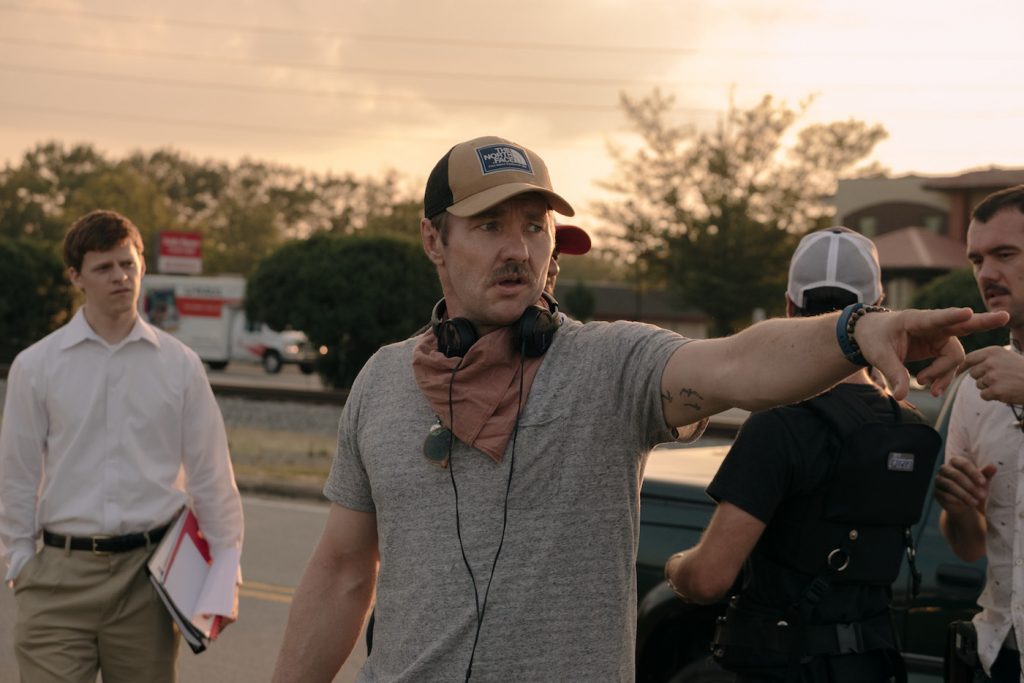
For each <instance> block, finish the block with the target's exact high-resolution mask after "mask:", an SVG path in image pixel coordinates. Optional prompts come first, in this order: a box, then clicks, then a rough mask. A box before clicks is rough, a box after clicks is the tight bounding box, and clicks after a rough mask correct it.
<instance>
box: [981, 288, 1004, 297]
mask: <svg viewBox="0 0 1024 683" xmlns="http://www.w3.org/2000/svg"><path fill="white" fill-rule="evenodd" d="M1009 293H1010V290H1008V289H1006V288H1005V287H1000V286H999V285H988V286H987V287H985V296H986V297H989V296H996V295H999V294H1009Z"/></svg>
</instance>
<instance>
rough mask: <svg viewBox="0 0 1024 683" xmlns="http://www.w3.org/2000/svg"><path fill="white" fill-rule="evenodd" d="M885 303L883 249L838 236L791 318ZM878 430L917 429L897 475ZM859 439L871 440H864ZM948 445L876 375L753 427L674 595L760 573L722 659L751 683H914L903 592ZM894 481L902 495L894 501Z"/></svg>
mask: <svg viewBox="0 0 1024 683" xmlns="http://www.w3.org/2000/svg"><path fill="white" fill-rule="evenodd" d="M881 301H882V281H881V271H880V267H879V264H878V253H877V251H876V249H875V245H874V244H873V243H872V242H871V240H869V239H868V238H866V237H864V236H863V235H861V234H859V233H856V232H853V231H852V230H848V229H846V228H838V227H837V228H829V229H827V230H821V231H818V232H813V233H810V234H808V235H807V236H805V237H804V238H803V239H802V240H801V242H800V245H799V246H798V248H797V250H796V252H795V253H794V255H793V258H792V260H791V262H790V266H789V285H788V287H787V289H786V313H787V315H788V316H789V317H807V316H819V315H823V314H827V313H831V312H833V311H840V310H843V309H844V308H845V307H847V306H849V305H850V304H858V303H859V304H862V305H870V306H877V305H879V304H880V303H881ZM878 422H880V423H882V424H883V425H891V424H896V423H899V424H903V425H907V424H910V425H912V426H911V427H909V432H908V431H906V430H904V429H903V428H900V431H899V432H898V435H899V437H898V438H899V439H900V447H899V449H892V450H898V451H899V454H900V455H901V456H904V457H903V459H902V460H899V461H898V462H897V463H895V464H894V463H893V462H889V461H886V458H887V456H890V455H891V451H890V449H885V452H881V453H880V452H879V450H878V448H877V444H876V441H875V438H876V437H877V436H878V435H879V434H890V433H896V432H889V431H883V430H885V429H887V427H879V426H877V425H872V424H870V423H878ZM870 430H876V431H872V432H871V436H867V434H868V432H869V431H870ZM856 433H860V434H865V436H864V437H863V438H862V439H861V440H860V441H858V440H856V438H855V437H854V434H856ZM882 443H887V442H885V441H882ZM940 444H941V439H940V438H939V436H938V434H937V433H936V432H935V430H934V429H932V428H931V427H929V426H927V425H925V424H924V418H923V417H922V416H921V414H920V413H919V412H918V411H917V409H916V408H914V407H913V406H911V405H910V404H909V403H906V402H897V401H896V400H895V399H894V398H892V396H891V395H890V394H889V393H888V392H887V391H885V389H883V388H882V387H880V386H878V385H877V384H875V383H874V382H873V381H872V379H871V377H870V376H869V375H868V372H867V368H861V369H860V370H858V371H856V372H854V373H853V374H852V375H850V376H849V377H847V378H846V379H844V380H843V381H842V382H841V383H839V384H838V385H836V386H835V387H833V388H832V389H831V390H829V391H827V392H825V393H823V394H821V395H820V396H817V397H815V398H812V399H810V400H808V401H804V402H803V403H799V404H795V405H789V406H785V407H781V408H774V409H772V410H767V411H763V412H757V413H754V414H752V415H751V416H750V418H749V419H748V420H747V421H746V422H745V423H744V425H743V427H742V428H741V429H740V432H739V435H738V436H737V437H736V440H735V442H734V443H733V445H732V448H731V449H730V450H729V453H728V455H727V456H726V458H725V460H724V461H723V462H722V465H721V467H720V468H719V470H718V473H717V474H716V475H715V478H714V479H713V480H712V482H711V484H710V485H709V486H708V495H710V496H711V497H712V498H714V499H715V500H716V501H717V502H718V508H717V509H716V511H715V514H714V516H713V518H712V520H711V522H710V524H709V525H708V528H707V531H706V532H705V533H704V536H703V537H702V538H701V541H700V543H699V544H698V545H697V546H696V547H694V548H693V549H691V550H688V551H684V552H681V553H677V554H676V555H673V556H672V557H671V558H670V559H669V561H668V563H667V564H666V577H667V579H668V581H669V585H670V586H672V587H673V588H674V589H676V590H677V592H679V593H680V594H681V595H682V596H684V598H686V599H690V600H692V601H694V602H701V603H707V602H715V601H717V600H719V599H721V598H722V597H724V596H725V594H726V593H727V591H729V589H730V588H732V587H733V585H734V583H735V582H736V578H737V576H738V575H739V572H740V569H741V568H743V566H744V565H746V567H747V570H746V572H745V574H744V578H743V585H742V588H741V589H740V591H739V594H738V595H737V596H735V597H733V599H732V601H731V603H730V607H729V609H728V611H727V612H726V616H725V621H724V623H723V624H721V625H720V626H719V629H718V633H717V634H716V636H715V644H714V652H715V658H716V659H717V660H718V661H719V663H720V664H722V665H723V666H724V667H726V668H728V669H731V670H733V671H735V672H736V673H737V675H738V678H737V680H738V681H755V680H756V681H775V680H778V681H783V680H791V681H804V682H811V681H821V682H822V683H829V682H831V683H841V682H843V681H849V682H851V683H854V682H856V683H872V682H875V681H877V682H879V683H881V682H883V681H889V680H891V677H892V676H894V675H897V680H906V674H905V671H903V668H902V666H901V664H902V660H901V659H900V654H899V644H898V641H897V637H896V633H895V632H894V630H893V626H892V620H891V618H890V615H889V602H890V600H891V598H892V590H891V584H892V581H893V580H894V579H895V578H896V572H898V570H899V566H900V560H901V558H902V556H903V554H904V552H905V551H906V545H905V539H904V534H903V531H904V527H909V525H910V524H911V523H913V522H915V521H916V519H917V518H918V517H920V512H921V506H922V504H923V502H924V498H925V495H926V492H927V488H928V482H929V480H930V478H931V472H932V470H933V467H934V463H935V459H936V456H937V454H938V449H939V446H940ZM915 457H916V459H917V461H916V462H915ZM906 463H909V466H910V468H911V469H912V470H913V469H914V468H915V467H916V471H917V472H918V475H917V476H916V477H915V475H914V473H913V471H911V472H908V471H906V470H907V467H902V465H904V464H906ZM887 482H888V483H890V484H891V485H892V486H893V487H894V488H895V489H897V490H898V492H899V495H895V496H886V495H884V493H883V492H884V490H885V487H886V484H887ZM837 491H839V492H837ZM911 520H912V521H911ZM901 522H902V524H901ZM850 530H856V532H855V533H854V534H853V537H854V538H855V539H856V541H852V540H850V536H851V531H850ZM869 530H870V532H869ZM837 537H838V539H837ZM844 564H845V565H848V566H844ZM847 636H848V637H847Z"/></svg>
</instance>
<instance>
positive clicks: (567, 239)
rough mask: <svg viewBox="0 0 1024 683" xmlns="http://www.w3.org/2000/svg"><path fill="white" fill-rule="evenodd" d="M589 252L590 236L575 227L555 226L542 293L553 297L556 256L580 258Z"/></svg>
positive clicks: (556, 278)
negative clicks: (552, 246)
mask: <svg viewBox="0 0 1024 683" xmlns="http://www.w3.org/2000/svg"><path fill="white" fill-rule="evenodd" d="M588 251H590V235H588V234H587V231H586V230H584V229H583V228H580V227H578V226H575V225H556V226H555V248H554V251H552V252H551V262H550V263H548V277H547V280H545V281H544V291H545V292H547V293H548V294H550V295H551V296H554V295H555V281H556V280H558V271H559V270H561V268H559V267H558V255H559V254H562V253H566V254H573V255H575V256H582V255H583V254H586V253H587V252H588Z"/></svg>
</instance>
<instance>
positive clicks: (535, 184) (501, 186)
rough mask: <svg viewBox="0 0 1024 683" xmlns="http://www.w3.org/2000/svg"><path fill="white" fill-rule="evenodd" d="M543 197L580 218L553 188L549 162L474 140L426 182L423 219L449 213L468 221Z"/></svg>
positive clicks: (496, 142) (495, 141) (499, 142)
mask: <svg viewBox="0 0 1024 683" xmlns="http://www.w3.org/2000/svg"><path fill="white" fill-rule="evenodd" d="M524 192H539V193H541V194H542V195H544V196H545V197H547V200H548V205H549V206H550V207H551V208H552V209H554V210H555V211H557V212H558V213H560V214H562V215H563V216H572V215H574V214H575V211H573V208H572V206H570V205H569V202H567V201H565V200H564V199H562V197H560V196H559V195H558V194H556V193H555V191H554V190H553V189H552V187H551V177H550V176H549V175H548V167H547V165H545V163H544V160H543V159H541V158H540V157H539V156H537V155H536V154H535V153H533V152H532V151H531V150H529V149H527V148H526V147H523V146H522V145H518V144H516V143H514V142H509V141H508V140H505V139H503V138H499V137H494V136H488V137H482V138H474V139H473V140H468V141H466V142H460V143H459V144H457V145H455V146H454V147H452V148H451V149H450V150H448V153H447V154H445V155H444V156H443V157H441V160H440V161H438V162H437V165H435V166H434V170H433V171H431V172H430V177H429V178H427V188H426V191H425V192H424V193H423V215H424V216H426V217H427V218H433V217H434V216H437V215H438V214H440V213H442V212H444V211H448V213H450V214H452V215H454V216H460V217H463V218H465V217H468V216H475V215H476V214H478V213H480V212H482V211H486V210H487V209H489V208H491V207H492V206H495V205H496V204H500V203H501V202H503V201H505V200H506V199H508V198H509V197H514V196H516V195H518V194H523V193H524Z"/></svg>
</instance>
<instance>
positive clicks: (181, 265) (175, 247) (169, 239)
mask: <svg viewBox="0 0 1024 683" xmlns="http://www.w3.org/2000/svg"><path fill="white" fill-rule="evenodd" d="M156 268H157V270H158V271H160V272H161V273H174V274H179V275H199V274H200V273H202V272H203V236H202V235H200V234H199V233H197V232H170V231H164V232H161V233H160V251H159V254H157V263H156Z"/></svg>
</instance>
